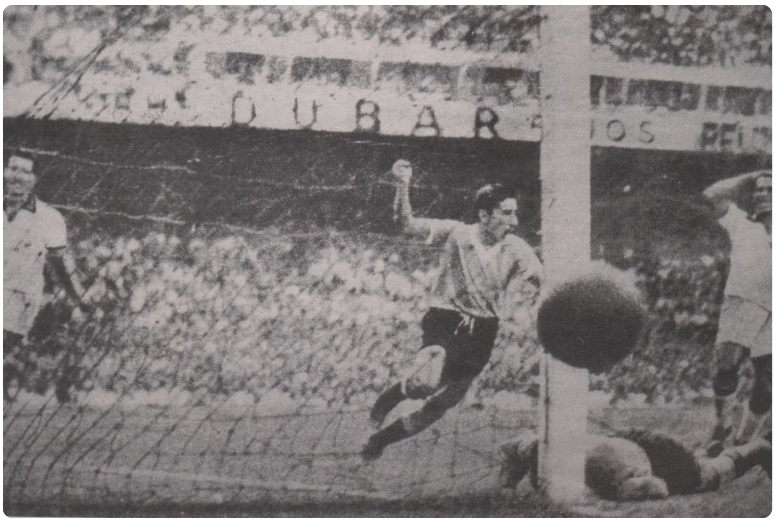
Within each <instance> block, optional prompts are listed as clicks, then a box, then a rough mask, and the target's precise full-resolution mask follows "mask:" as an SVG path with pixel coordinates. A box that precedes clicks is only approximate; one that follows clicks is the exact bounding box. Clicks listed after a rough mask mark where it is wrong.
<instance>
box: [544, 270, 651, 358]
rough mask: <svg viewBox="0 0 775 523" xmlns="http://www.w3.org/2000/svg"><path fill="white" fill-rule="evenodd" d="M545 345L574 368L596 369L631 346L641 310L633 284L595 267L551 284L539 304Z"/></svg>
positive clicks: (640, 328)
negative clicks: (553, 284) (592, 269)
mask: <svg viewBox="0 0 775 523" xmlns="http://www.w3.org/2000/svg"><path fill="white" fill-rule="evenodd" d="M537 323H538V325H537V327H538V337H539V339H540V341H541V344H542V345H543V347H544V349H545V350H546V351H547V352H548V353H549V354H551V355H552V356H554V357H555V358H557V359H558V360H560V361H562V362H564V363H566V364H568V365H571V366H573V367H579V368H585V369H589V370H591V371H593V372H600V371H602V370H603V369H605V368H606V367H607V366H609V365H611V364H613V363H616V362H617V361H619V360H621V359H623V358H624V357H625V356H627V355H628V354H629V353H630V352H632V350H633V349H634V348H635V347H636V345H637V344H638V342H639V340H640V339H641V337H642V334H643V332H644V330H645V326H646V310H645V308H644V306H643V304H642V303H641V300H640V295H639V293H638V291H637V289H636V287H635V285H634V283H631V282H629V281H628V280H627V279H626V278H624V277H623V275H622V274H621V273H620V272H619V271H616V269H613V268H606V270H600V269H598V270H594V271H590V272H588V273H585V274H581V275H578V276H574V277H572V278H569V279H567V280H565V281H563V282H561V283H559V284H557V285H555V286H553V287H551V288H550V289H549V290H548V291H547V292H546V293H545V295H544V296H543V297H542V299H541V303H540V305H539V309H538V322H537Z"/></svg>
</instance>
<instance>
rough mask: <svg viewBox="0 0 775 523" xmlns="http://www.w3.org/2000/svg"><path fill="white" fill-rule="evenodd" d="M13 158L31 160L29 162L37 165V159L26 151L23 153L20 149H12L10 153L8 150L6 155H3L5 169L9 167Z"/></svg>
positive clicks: (5, 152)
mask: <svg viewBox="0 0 775 523" xmlns="http://www.w3.org/2000/svg"><path fill="white" fill-rule="evenodd" d="M13 157H16V158H21V159H23V160H29V161H31V162H33V163H35V157H34V156H33V155H32V154H30V153H28V152H25V151H21V150H19V149H12V150H10V151H8V150H6V151H4V154H3V168H6V167H8V162H9V161H10V160H11V158H13Z"/></svg>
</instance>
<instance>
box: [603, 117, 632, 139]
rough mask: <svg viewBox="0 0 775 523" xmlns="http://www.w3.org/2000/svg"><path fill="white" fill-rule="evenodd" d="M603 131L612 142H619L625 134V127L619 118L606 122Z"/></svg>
mask: <svg viewBox="0 0 775 523" xmlns="http://www.w3.org/2000/svg"><path fill="white" fill-rule="evenodd" d="M605 132H606V134H607V135H608V139H609V140H611V141H614V142H621V141H622V140H624V137H625V136H627V129H626V128H625V127H624V123H623V122H622V121H621V120H611V121H610V122H608V124H607V125H606V126H605Z"/></svg>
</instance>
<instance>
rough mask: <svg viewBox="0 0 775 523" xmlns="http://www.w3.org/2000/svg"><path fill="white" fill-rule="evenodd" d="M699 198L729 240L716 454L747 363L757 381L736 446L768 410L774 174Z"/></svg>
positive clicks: (751, 176)
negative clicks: (706, 202)
mask: <svg viewBox="0 0 775 523" xmlns="http://www.w3.org/2000/svg"><path fill="white" fill-rule="evenodd" d="M703 194H704V195H705V197H707V198H708V199H709V200H710V201H711V203H712V204H713V207H714V209H715V211H716V213H717V215H718V218H719V223H720V224H721V225H722V226H723V227H724V228H725V229H726V230H727V232H728V233H729V239H730V242H731V254H730V268H729V276H728V278H727V282H726V287H725V289H724V303H723V305H722V308H721V316H720V318H719V328H718V335H717V337H716V349H715V356H716V357H715V359H716V369H715V375H714V378H713V389H714V392H715V394H716V400H715V401H716V425H715V427H714V429H713V434H712V436H711V439H712V443H711V446H710V447H709V449H708V453H709V455H716V454H718V453H719V452H720V451H721V449H722V448H723V443H724V441H725V440H726V438H727V437H728V436H729V435H730V434H731V433H732V430H733V429H732V424H731V421H730V419H729V410H730V405H729V403H730V399H731V396H732V395H733V394H734V393H735V392H736V390H737V386H738V374H739V370H740V366H741V365H742V364H743V362H744V361H746V360H747V359H750V360H751V361H752V363H753V367H754V371H755V379H754V386H753V391H752V393H751V396H750V399H749V402H748V406H747V408H746V410H745V413H744V416H743V420H742V421H741V423H740V425H739V427H738V430H737V432H736V435H735V437H734V440H735V443H736V444H739V443H744V442H745V441H747V440H748V439H749V438H750V434H751V432H753V433H756V432H759V433H761V432H763V429H762V425H763V423H764V421H765V420H766V415H767V413H768V412H769V411H770V410H771V406H772V171H770V170H762V171H755V172H750V173H746V174H741V175H739V176H735V177H732V178H728V179H724V180H721V181H719V182H717V183H715V184H713V185H711V186H710V187H708V188H707V189H706V190H705V191H704V193H703ZM749 425H750V426H751V427H749ZM757 425H758V426H757Z"/></svg>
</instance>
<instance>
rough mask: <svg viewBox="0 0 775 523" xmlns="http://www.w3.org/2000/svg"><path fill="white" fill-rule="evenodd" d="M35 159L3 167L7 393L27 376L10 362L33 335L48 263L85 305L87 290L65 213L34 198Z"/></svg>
mask: <svg viewBox="0 0 775 523" xmlns="http://www.w3.org/2000/svg"><path fill="white" fill-rule="evenodd" d="M36 181H37V178H36V176H35V174H34V172H33V161H32V159H30V158H27V157H24V156H21V155H12V156H11V157H10V158H9V159H8V164H7V165H6V166H5V167H4V169H3V355H4V358H3V359H4V362H3V378H4V379H3V393H4V398H6V399H7V398H8V390H9V387H10V386H11V385H12V383H13V382H14V381H15V380H16V379H19V378H21V377H23V376H21V375H20V373H19V369H16V368H15V366H14V365H12V364H11V363H10V362H9V361H8V360H9V355H11V354H12V353H13V352H14V351H16V350H19V349H20V347H21V345H22V342H23V341H24V339H25V338H26V336H27V334H28V333H29V331H30V329H31V327H32V325H33V322H34V321H35V317H36V316H37V314H38V310H39V308H40V305H41V301H42V299H43V286H44V280H43V269H44V266H45V264H46V263H49V264H50V266H51V268H52V269H53V271H54V273H55V274H56V275H57V276H58V278H59V281H60V282H61V283H62V285H63V286H64V289H65V291H66V293H67V295H68V296H69V297H70V299H72V300H73V302H74V303H75V304H76V305H79V306H84V307H85V305H84V304H83V301H82V299H81V297H82V296H83V289H82V287H81V284H80V282H79V280H78V278H77V277H75V270H74V264H73V262H72V260H71V259H70V258H69V256H67V255H66V253H65V251H66V246H67V228H66V226H65V221H64V219H63V218H62V215H61V214H60V213H59V212H58V211H57V210H56V209H54V208H53V207H51V206H50V205H48V204H46V203H44V202H42V201H41V200H40V199H38V198H37V197H36V196H35V195H34V194H33V192H32V191H33V189H34V187H35V183H36Z"/></svg>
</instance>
